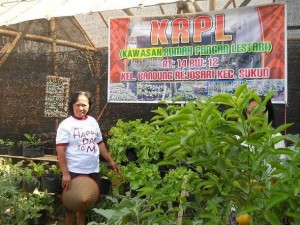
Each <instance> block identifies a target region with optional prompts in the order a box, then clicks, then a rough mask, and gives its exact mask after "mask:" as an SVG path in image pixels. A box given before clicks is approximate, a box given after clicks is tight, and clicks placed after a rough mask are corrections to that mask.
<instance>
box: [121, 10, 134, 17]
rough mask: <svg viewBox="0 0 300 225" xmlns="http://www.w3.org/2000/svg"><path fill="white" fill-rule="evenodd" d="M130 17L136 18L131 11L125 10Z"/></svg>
mask: <svg viewBox="0 0 300 225" xmlns="http://www.w3.org/2000/svg"><path fill="white" fill-rule="evenodd" d="M123 11H124V12H125V13H126V14H127V15H128V16H134V15H133V13H132V12H131V10H130V9H123Z"/></svg>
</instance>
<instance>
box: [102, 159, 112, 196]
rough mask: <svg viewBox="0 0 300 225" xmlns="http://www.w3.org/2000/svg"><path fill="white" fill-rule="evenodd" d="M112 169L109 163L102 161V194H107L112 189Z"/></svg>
mask: <svg viewBox="0 0 300 225" xmlns="http://www.w3.org/2000/svg"><path fill="white" fill-rule="evenodd" d="M109 171H110V169H109V168H108V164H107V163H106V162H101V163H100V192H101V193H100V194H101V195H107V194H109V193H110V190H111V181H110V179H109V177H108V173H109Z"/></svg>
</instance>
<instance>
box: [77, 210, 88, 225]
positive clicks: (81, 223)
mask: <svg viewBox="0 0 300 225" xmlns="http://www.w3.org/2000/svg"><path fill="white" fill-rule="evenodd" d="M86 215H87V212H77V225H85V219H86Z"/></svg>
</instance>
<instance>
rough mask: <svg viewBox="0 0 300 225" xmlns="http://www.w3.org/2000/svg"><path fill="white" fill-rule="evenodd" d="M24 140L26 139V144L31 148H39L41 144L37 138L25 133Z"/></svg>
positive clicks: (34, 135)
mask: <svg viewBox="0 0 300 225" xmlns="http://www.w3.org/2000/svg"><path fill="white" fill-rule="evenodd" d="M24 136H25V138H26V140H27V141H26V143H27V144H29V145H32V146H39V145H41V144H42V140H41V138H39V137H38V136H37V135H36V134H28V133H25V134H24Z"/></svg>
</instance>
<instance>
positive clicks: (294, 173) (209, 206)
mask: <svg viewBox="0 0 300 225" xmlns="http://www.w3.org/2000/svg"><path fill="white" fill-rule="evenodd" d="M273 93H274V92H270V93H269V94H268V95H267V96H266V97H265V98H264V99H261V98H260V97H259V96H258V95H257V93H256V92H255V91H254V90H249V89H248V88H247V84H246V83H245V84H243V85H241V86H239V87H238V88H237V89H236V90H235V92H234V93H233V94H227V93H224V94H218V95H216V96H214V97H211V98H207V99H203V101H191V102H187V103H186V104H184V105H175V104H167V103H165V104H163V102H161V103H160V105H159V107H158V109H157V110H154V111H153V112H154V113H156V115H155V116H154V117H153V118H152V120H151V121H152V122H151V123H147V126H149V127H151V126H152V127H151V128H150V129H149V130H152V134H149V136H151V138H152V139H153V140H155V144H152V145H151V146H148V147H149V148H148V153H149V155H152V154H153V155H156V154H158V155H159V157H158V158H157V160H153V158H152V160H150V161H148V162H150V163H154V161H155V162H156V161H157V162H158V163H157V165H156V166H158V167H163V166H164V167H166V168H167V170H166V171H165V172H164V175H163V176H161V181H162V182H161V185H160V186H157V187H155V186H152V185H153V184H150V185H148V180H147V181H146V182H144V179H142V178H141V179H140V180H141V182H140V183H138V182H139V181H138V180H135V179H132V180H131V181H132V182H133V183H132V187H134V188H138V190H139V195H137V196H135V197H130V196H127V198H126V200H125V199H124V201H121V202H119V203H118V204H117V205H116V207H115V208H114V209H112V210H110V211H103V210H100V209H99V211H98V212H99V213H103V214H105V215H106V218H107V219H108V221H109V222H108V224H113V223H114V222H115V223H116V222H118V223H119V224H126V223H127V222H128V221H134V223H135V224H139V223H140V224H154V223H155V222H156V223H158V224H174V223H175V222H176V220H177V216H178V213H179V212H180V211H182V210H183V215H184V216H186V217H184V222H183V224H220V225H222V224H224V225H225V224H228V219H229V217H230V215H231V213H232V211H233V210H234V211H235V214H236V216H239V215H243V214H249V218H250V221H251V224H260V225H267V224H274V225H277V224H278V225H281V224H282V221H283V220H286V219H288V221H289V222H290V224H299V220H300V216H299V212H300V192H299V183H300V173H299V171H298V167H299V159H300V148H299V147H300V139H299V135H278V134H279V133H281V132H283V131H285V130H286V129H287V128H289V127H290V126H291V125H292V124H283V125H280V126H278V127H273V124H272V123H269V122H268V115H267V113H265V109H266V103H267V101H268V100H269V99H270V98H271V97H272V96H273ZM251 99H255V101H256V102H258V103H259V105H258V106H257V107H256V108H255V109H254V110H253V112H252V115H251V117H247V116H246V111H247V106H248V105H249V102H250V100H251ZM129 123H130V121H129V122H128V124H129ZM126 125H127V124H126ZM122 126H123V124H122ZM124 127H127V126H124ZM120 128H121V126H119V127H118V129H116V130H115V131H117V132H116V133H115V134H118V137H120V138H119V140H120V142H119V143H117V142H115V141H114V143H111V144H112V145H113V144H116V143H117V144H116V146H114V147H113V149H114V148H115V149H114V151H115V153H114V154H115V156H117V152H118V151H119V152H121V157H120V158H119V162H124V161H123V160H122V159H123V158H125V157H124V156H126V154H125V151H124V149H126V148H127V147H130V148H133V147H136V146H140V147H141V146H143V143H140V142H139V139H134V137H140V136H139V135H138V134H137V130H138V129H136V128H135V127H134V126H131V127H130V128H131V129H127V130H126V129H120ZM132 133H134V136H131V139H128V138H127V137H129V136H130V135H131V134H132ZM140 133H141V132H140ZM142 134H144V135H145V136H146V135H148V133H146V132H144V133H142ZM141 136H142V135H141ZM133 140H134V141H133ZM282 140H286V141H287V142H288V143H289V146H288V147H285V148H279V149H278V148H276V147H275V144H277V143H278V142H280V141H282ZM137 143H138V144H137ZM118 146H119V147H120V148H118ZM117 149H118V150H117ZM138 149H141V148H138ZM135 150H136V149H135ZM122 151H123V152H122ZM143 156H144V155H143V154H140V155H138V159H137V160H136V161H134V162H132V163H129V164H124V166H122V170H123V171H124V174H126V173H128V177H127V179H128V181H130V175H132V177H133V178H134V177H137V176H135V175H136V174H139V173H142V171H141V170H140V169H141V168H142V165H146V163H147V161H146V160H142V159H141V158H143ZM140 157H141V158H140ZM159 159H161V160H159ZM125 160H126V158H125ZM148 160H149V158H148ZM135 166H136V168H135ZM130 169H131V170H132V171H135V173H136V174H130V173H129V170H130ZM183 177H186V178H187V179H186V183H185V185H183V184H184V182H183ZM183 190H184V191H186V192H187V193H188V195H189V196H187V195H185V194H183V195H182V193H183V192H182V191H183ZM121 203H122V204H121ZM140 203H141V204H140ZM148 203H151V207H150V205H148ZM141 205H143V206H142V207H140V206H141ZM179 206H180V207H179ZM136 215H138V216H136ZM146 221H149V223H147V222H146ZM158 221H159V222H158Z"/></svg>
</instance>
